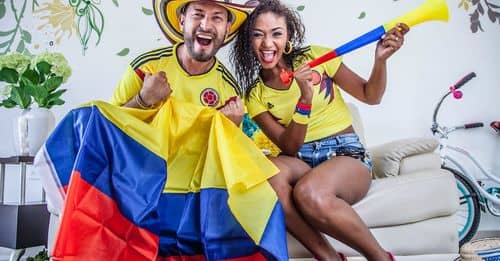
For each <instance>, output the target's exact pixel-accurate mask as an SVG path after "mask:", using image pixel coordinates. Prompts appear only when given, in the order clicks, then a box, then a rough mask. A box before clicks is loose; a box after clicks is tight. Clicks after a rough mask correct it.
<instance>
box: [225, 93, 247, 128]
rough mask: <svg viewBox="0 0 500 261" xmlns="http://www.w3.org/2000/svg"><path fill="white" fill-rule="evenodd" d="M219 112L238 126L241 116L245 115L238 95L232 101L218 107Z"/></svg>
mask: <svg viewBox="0 0 500 261" xmlns="http://www.w3.org/2000/svg"><path fill="white" fill-rule="evenodd" d="M220 112H222V114H224V116H226V117H227V118H228V119H230V120H231V121H232V122H234V124H236V126H240V124H241V121H242V120H243V116H244V115H245V107H244V106H243V102H242V101H241V99H240V97H239V96H237V97H236V99H235V100H234V101H230V102H229V103H228V104H226V105H224V107H222V108H221V109H220Z"/></svg>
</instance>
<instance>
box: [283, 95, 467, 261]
mask: <svg viewBox="0 0 500 261" xmlns="http://www.w3.org/2000/svg"><path fill="white" fill-rule="evenodd" d="M349 109H350V110H351V113H352V114H353V117H354V123H353V124H354V128H355V130H356V132H357V133H358V135H360V137H361V139H362V140H363V142H364V130H363V126H362V123H361V121H360V116H359V112H358V110H357V108H356V107H355V106H354V105H352V104H349ZM388 131H390V130H389V129H388ZM436 146H437V143H436V141H434V140H432V139H406V140H400V141H394V142H391V143H388V144H383V145H379V146H376V147H373V148H368V150H369V151H370V153H371V156H372V158H373V161H374V172H375V173H374V174H375V175H376V176H375V179H374V180H373V182H372V185H371V188H370V190H369V191H368V195H367V196H366V197H365V198H364V199H363V200H361V201H360V202H358V203H356V204H355V205H354V206H353V207H354V210H355V211H356V212H357V213H358V214H359V215H360V216H361V218H362V219H363V220H364V222H365V223H366V224H367V225H368V227H369V228H370V230H371V232H372V233H373V234H374V235H375V237H376V238H377V240H378V241H379V242H380V244H381V245H382V246H383V247H384V248H385V249H386V250H388V251H391V252H392V253H393V254H394V255H395V256H396V260H398V261H400V260H403V261H404V260H408V261H410V260H415V261H417V260H418V261H432V260H436V261H437V260H439V261H441V260H442V261H453V260H455V259H456V258H457V257H458V256H459V255H458V232H457V227H456V221H455V218H454V216H453V215H454V213H455V212H456V210H457V209H458V206H459V201H458V193H457V190H456V183H455V179H454V177H453V175H452V174H451V173H449V172H448V171H445V170H442V169H441V168H440V159H439V155H438V154H436V153H435V152H434V151H433V150H434V149H435V148H436ZM328 240H329V241H330V242H331V244H332V245H333V246H334V247H335V249H337V250H338V251H340V252H343V253H345V254H346V255H347V256H348V259H349V260H365V259H364V258H362V257H360V256H359V253H357V252H356V251H354V250H353V249H351V248H349V247H347V246H346V245H344V244H342V243H340V242H338V241H336V240H334V239H332V238H330V237H328ZM288 248H289V249H288V252H289V254H290V258H291V259H292V260H313V259H312V257H311V254H310V253H309V252H308V251H307V250H306V249H305V248H304V247H302V245H300V244H299V243H298V241H296V240H295V239H294V238H293V237H291V236H290V235H288Z"/></svg>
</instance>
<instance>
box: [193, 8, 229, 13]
mask: <svg viewBox="0 0 500 261" xmlns="http://www.w3.org/2000/svg"><path fill="white" fill-rule="evenodd" d="M194 11H195V12H200V13H206V11H205V10H203V9H201V8H194ZM224 13H225V11H215V12H214V14H224Z"/></svg>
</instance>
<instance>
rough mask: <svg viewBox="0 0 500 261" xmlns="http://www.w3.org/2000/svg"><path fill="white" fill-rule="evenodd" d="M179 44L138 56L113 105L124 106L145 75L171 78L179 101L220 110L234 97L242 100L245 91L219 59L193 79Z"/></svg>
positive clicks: (117, 92)
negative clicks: (161, 74) (160, 74)
mask: <svg viewBox="0 0 500 261" xmlns="http://www.w3.org/2000/svg"><path fill="white" fill-rule="evenodd" d="M178 47H179V44H176V45H174V46H169V47H165V48H160V49H156V50H153V51H150V52H147V53H144V54H142V55H140V56H138V57H137V58H136V59H135V60H133V61H132V62H131V63H130V65H129V66H128V67H127V70H126V72H125V74H124V76H123V77H122V79H121V81H120V82H119V84H118V86H117V88H116V89H115V92H114V93H113V96H112V98H111V103H112V104H115V105H120V106H121V105H123V104H125V103H127V102H128V101H129V100H130V99H132V98H133V97H134V96H135V95H137V93H138V92H139V91H140V89H141V88H142V83H143V79H144V75H145V73H150V74H154V73H157V72H159V71H164V72H165V74H166V75H167V78H168V82H169V83H170V88H172V90H173V91H172V94H171V96H173V97H175V98H176V99H177V100H180V101H184V102H189V103H193V104H197V105H202V106H208V107H215V108H218V107H220V106H222V105H224V103H225V102H226V101H227V100H228V99H229V98H231V97H234V96H237V95H238V96H241V95H242V91H241V88H240V87H239V85H238V84H237V82H236V80H235V79H234V77H233V76H232V75H231V73H230V72H229V71H228V70H227V69H226V68H225V67H224V65H222V63H220V62H219V60H218V59H216V61H215V63H214V65H213V67H212V68H211V69H210V71H208V72H207V73H204V74H200V75H189V74H188V73H187V72H186V71H185V70H184V69H183V68H182V66H181V65H180V63H179V61H178V59H177V48H178Z"/></svg>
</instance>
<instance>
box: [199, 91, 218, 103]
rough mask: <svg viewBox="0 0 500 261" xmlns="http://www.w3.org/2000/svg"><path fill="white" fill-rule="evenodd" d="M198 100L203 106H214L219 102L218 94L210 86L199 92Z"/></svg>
mask: <svg viewBox="0 0 500 261" xmlns="http://www.w3.org/2000/svg"><path fill="white" fill-rule="evenodd" d="M200 101H201V104H203V105H205V106H209V107H215V106H217V104H218V103H219V94H218V93H217V91H216V90H214V89H212V88H206V89H204V90H203V91H202V92H201V94H200Z"/></svg>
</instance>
